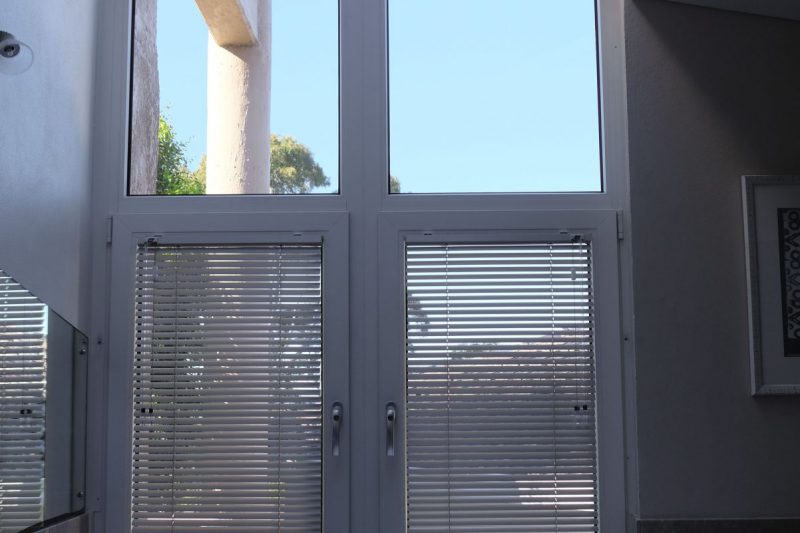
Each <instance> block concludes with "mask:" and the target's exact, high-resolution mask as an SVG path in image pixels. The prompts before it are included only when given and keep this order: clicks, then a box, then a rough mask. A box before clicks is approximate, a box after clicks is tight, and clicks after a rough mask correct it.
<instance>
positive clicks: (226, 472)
mask: <svg viewBox="0 0 800 533" xmlns="http://www.w3.org/2000/svg"><path fill="white" fill-rule="evenodd" d="M321 253H322V251H321V247H320V246H318V245H273V246H153V245H143V246H140V247H139V250H138V253H137V258H136V281H135V291H136V294H135V307H136V323H135V338H136V345H135V368H134V413H133V472H132V509H131V514H132V531H133V532H135V533H139V532H142V533H143V532H156V533H159V532H164V533H166V532H192V533H195V532H197V531H204V532H207V533H238V532H242V533H244V532H256V531H257V532H259V533H268V532H278V531H292V532H297V533H305V532H308V533H311V532H319V531H320V530H321V508H322V485H321V476H322V473H321V466H322V464H321V460H322V455H321V439H322V434H321V432H322V418H321V409H322V406H321V395H322V390H321V388H322V386H321V371H322V322H321V321H322V298H321V267H322V257H321Z"/></svg>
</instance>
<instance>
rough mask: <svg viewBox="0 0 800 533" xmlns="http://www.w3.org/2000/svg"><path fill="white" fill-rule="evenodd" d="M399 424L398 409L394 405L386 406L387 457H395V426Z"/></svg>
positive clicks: (388, 404)
mask: <svg viewBox="0 0 800 533" xmlns="http://www.w3.org/2000/svg"><path fill="white" fill-rule="evenodd" d="M396 422H397V408H396V407H395V405H394V404H393V403H387V404H386V456H387V457H394V426H395V423H396Z"/></svg>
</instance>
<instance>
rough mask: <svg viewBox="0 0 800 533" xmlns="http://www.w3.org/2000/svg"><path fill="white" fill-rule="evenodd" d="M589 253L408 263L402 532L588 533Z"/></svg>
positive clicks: (592, 476) (429, 247) (475, 255)
mask: <svg viewBox="0 0 800 533" xmlns="http://www.w3.org/2000/svg"><path fill="white" fill-rule="evenodd" d="M590 264H591V260H590V250H589V245H588V244H586V243H529V244H522V243H521V244H497V245H488V244H478V245H472V244H416V245H409V246H408V248H407V253H406V291H407V292H406V302H407V308H406V327H407V333H406V339H407V341H406V343H407V344H406V361H407V371H406V375H407V400H406V401H407V425H406V431H407V434H406V438H407V444H406V453H407V458H406V459H407V475H406V481H407V499H408V501H407V504H408V507H407V513H408V515H407V524H408V531H409V532H412V533H418V532H419V533H422V532H429V531H437V532H442V533H448V532H452V533H455V532H464V531H481V532H483V533H500V532H510V531H520V532H522V531H570V532H575V533H578V532H587V533H589V532H595V531H597V497H596V475H597V463H596V455H597V454H596V452H597V449H596V438H595V419H594V406H595V392H594V350H593V343H592V338H593V336H592V322H593V320H592V291H591V273H590Z"/></svg>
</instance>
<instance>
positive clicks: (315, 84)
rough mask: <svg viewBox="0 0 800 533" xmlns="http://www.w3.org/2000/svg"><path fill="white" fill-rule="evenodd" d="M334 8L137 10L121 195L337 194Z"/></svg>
mask: <svg viewBox="0 0 800 533" xmlns="http://www.w3.org/2000/svg"><path fill="white" fill-rule="evenodd" d="M338 67H339V61H338V2H337V1H336V0H303V1H301V2H298V1H297V0H272V1H267V0H253V1H250V2H239V1H234V0H160V1H159V0H136V2H135V5H134V30H133V73H132V99H131V131H130V148H131V149H130V171H129V176H130V178H129V193H130V194H132V195H201V194H309V193H335V192H337V191H338V182H339V175H338V168H339V155H338V139H339V131H338V128H339V117H338V97H339V94H338Z"/></svg>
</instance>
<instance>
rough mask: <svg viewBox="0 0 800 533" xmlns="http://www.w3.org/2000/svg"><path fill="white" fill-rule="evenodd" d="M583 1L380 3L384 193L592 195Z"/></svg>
mask: <svg viewBox="0 0 800 533" xmlns="http://www.w3.org/2000/svg"><path fill="white" fill-rule="evenodd" d="M596 43H597V39H596V29H595V5H594V2H593V1H592V0H570V1H558V2H554V1H551V0H497V1H494V2H488V1H486V0H436V1H433V2H432V1H430V0H389V89H390V91H389V94H390V99H389V100H390V103H389V108H390V162H391V164H390V178H391V181H390V183H391V184H390V190H391V191H392V192H403V193H465V192H487V193H491V192H570V191H600V190H602V179H601V167H600V134H599V107H598V106H599V104H598V90H597V88H598V77H597V44H596Z"/></svg>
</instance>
